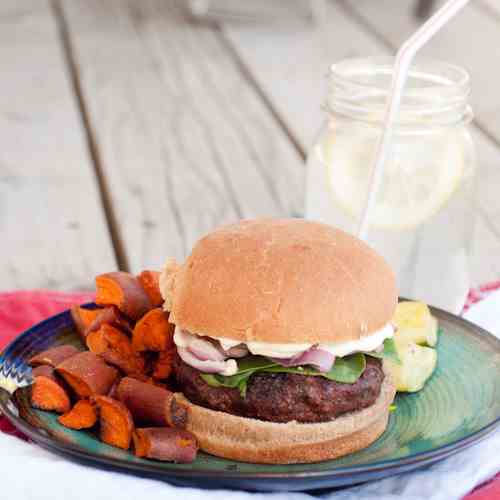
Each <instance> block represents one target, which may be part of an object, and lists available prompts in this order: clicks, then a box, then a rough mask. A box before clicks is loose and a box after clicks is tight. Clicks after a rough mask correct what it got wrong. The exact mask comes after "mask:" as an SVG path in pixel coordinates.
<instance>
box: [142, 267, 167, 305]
mask: <svg viewBox="0 0 500 500" xmlns="http://www.w3.org/2000/svg"><path fill="white" fill-rule="evenodd" d="M137 279H138V280H139V283H140V284H141V286H142V288H144V290H145V292H146V293H147V294H148V297H149V300H150V301H151V304H152V305H153V307H159V306H161V305H162V304H163V298H162V296H161V292H160V273H159V272H158V271H142V273H141V274H139V275H138V276H137Z"/></svg>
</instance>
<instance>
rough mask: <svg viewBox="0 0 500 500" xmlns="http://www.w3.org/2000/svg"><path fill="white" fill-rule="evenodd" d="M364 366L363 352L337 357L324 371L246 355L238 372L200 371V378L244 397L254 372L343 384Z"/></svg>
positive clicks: (351, 379)
mask: <svg viewBox="0 0 500 500" xmlns="http://www.w3.org/2000/svg"><path fill="white" fill-rule="evenodd" d="M365 368H366V359H365V356H364V354H363V353H356V354H351V355H349V356H345V357H343V358H337V359H336V360H335V363H334V364H333V366H332V368H331V370H330V371H329V372H326V373H322V372H319V371H318V370H315V369H314V368H310V367H307V366H295V367H286V366H281V365H279V364H277V363H273V362H272V361H269V360H268V359H267V358H264V357H262V356H248V357H246V358H243V359H241V360H239V361H238V373H236V374H235V375H231V376H229V377H226V376H224V375H218V374H217V375H214V374H210V373H202V374H201V378H202V379H203V380H204V381H205V382H206V383H207V384H208V385H210V386H212V387H229V388H233V389H235V388H238V389H239V391H240V394H241V395H242V397H245V394H246V390H247V384H248V380H249V378H250V377H251V376H252V375H253V374H254V373H256V372H266V373H297V374H299V375H312V376H315V377H324V378H327V379H329V380H334V381H335V382H342V383H345V384H354V382H356V380H358V378H359V377H361V375H362V374H363V372H364V371H365Z"/></svg>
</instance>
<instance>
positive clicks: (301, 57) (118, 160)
mask: <svg viewBox="0 0 500 500" xmlns="http://www.w3.org/2000/svg"><path fill="white" fill-rule="evenodd" d="M495 2H496V0H495V1H493V0H477V2H475V3H474V5H471V6H470V7H469V8H468V9H467V10H466V11H464V13H463V14H461V15H460V16H459V17H457V18H456V20H455V21H454V22H453V24H452V25H450V26H449V28H447V30H446V31H445V32H443V33H442V34H440V35H439V36H438V37H437V38H436V39H435V40H434V41H433V42H432V43H431V44H430V45H429V47H428V48H426V55H427V56H430V57H436V58H444V59H448V60H452V61H455V62H457V63H459V64H463V65H464V66H466V67H467V68H468V69H469V70H470V72H471V74H472V78H473V83H474V94H473V105H474V108H475V111H476V125H475V127H474V134H475V137H476V141H477V144H478V147H479V152H480V164H481V169H480V174H479V193H480V197H479V198H480V199H479V203H478V206H477V207H476V209H475V210H476V212H477V220H478V223H477V225H476V233H475V238H474V242H473V281H474V283H475V284H477V283H480V282H483V281H487V280H492V279H496V278H499V277H500V259H497V256H498V255H500V198H499V197H498V186H499V182H500V169H499V161H498V159H499V152H500V151H499V149H500V114H499V113H498V108H499V106H500V98H499V97H498V92H497V89H498V87H499V85H500V69H499V68H500V65H498V64H497V63H498V62H499V61H498V58H499V56H498V54H496V53H495V51H493V50H492V49H491V47H495V46H496V45H498V43H499V37H500V8H499V7H498V5H497V4H496V3H495ZM414 3H415V2H414V0H399V1H398V2H394V1H393V0H379V1H378V2H372V1H371V0H332V1H330V2H329V3H328V6H327V7H328V10H327V13H326V15H325V17H324V22H323V24H322V26H321V27H319V28H318V29H315V28H314V27H312V26H311V25H310V24H307V23H303V24H301V23H300V22H295V23H293V24H292V23H290V24H288V23H281V24H278V25H277V24H273V25H269V24H267V25H266V23H251V22H248V23H244V22H231V21H220V22H210V23H194V22H191V21H190V20H189V19H188V17H187V16H186V14H185V12H184V9H183V8H182V2H181V1H180V0H177V1H176V0H141V1H140V2H139V1H137V0H54V1H53V2H52V3H50V2H49V0H4V1H3V2H2V4H1V5H0V28H1V29H0V38H1V41H2V44H0V70H1V75H2V81H1V82H2V83H1V88H2V92H0V128H1V131H2V137H3V139H4V140H3V148H2V152H1V153H0V234H1V239H2V243H3V244H2V245H0V256H1V257H2V260H3V265H2V266H1V267H0V278H1V284H0V286H1V288H2V289H4V290H6V289H12V288H35V287H49V288H59V289H75V288H87V287H90V286H92V279H93V276H94V275H95V274H97V273H98V272H101V271H104V270H110V269H114V268H121V269H125V270H130V271H134V272H135V271H138V270H140V269H143V268H147V267H158V266H160V265H161V264H162V262H163V260H164V258H165V257H167V256H174V257H177V258H180V259H181V258H183V257H184V256H185V255H186V254H187V253H188V251H189V248H190V247H191V245H192V244H193V242H194V241H195V240H196V239H197V238H198V237H199V236H200V235H201V234H203V233H204V232H206V231H208V230H209V229H210V228H212V227H213V226H214V225H216V224H219V223H221V222H226V221H231V220H235V219H238V218H241V217H254V216H261V215H298V214H300V213H301V212H302V204H303V195H304V180H305V177H304V173H305V168H304V162H303V160H304V156H305V153H306V151H307V149H308V147H309V146H310V144H311V142H312V140H313V138H314V134H315V133H316V131H317V129H318V128H319V126H320V124H321V121H322V119H323V115H322V111H321V103H322V101H323V99H324V97H325V95H326V79H325V75H326V74H327V72H328V67H329V65H330V64H331V63H333V62H334V61H337V60H339V59H342V58H345V57H352V56H360V55H363V56H369V55H386V54H392V53H394V50H395V49H396V47H397V45H398V44H399V43H400V42H401V41H402V40H403V39H404V38H405V36H406V35H407V34H408V33H410V32H411V31H412V30H413V29H415V27H416V23H417V21H416V19H415V17H414V16H413V9H412V6H413V5H414Z"/></svg>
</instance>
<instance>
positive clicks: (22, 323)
mask: <svg viewBox="0 0 500 500" xmlns="http://www.w3.org/2000/svg"><path fill="white" fill-rule="evenodd" d="M498 288H500V281H499V282H495V283H490V284H487V285H484V286H482V287H480V288H478V289H475V290H471V292H470V293H469V297H468V299H467V304H466V306H465V308H468V307H469V306H470V305H472V304H474V303H476V302H478V301H479V300H482V299H483V298H484V297H485V296H487V295H488V294H489V293H491V292H492V291H494V290H496V289H498ZM93 298H94V294H92V293H62V292H53V291H47V290H34V291H20V292H7V293H0V349H1V348H3V347H4V346H5V345H6V344H7V343H8V342H10V341H11V340H12V339H13V338H14V337H15V336H16V335H17V334H19V333H21V332H22V331H24V330H26V329H27V328H29V327H30V326H31V325H33V324H34V323H38V322H39V321H41V320H43V319H45V318H48V317H49V316H52V315H54V314H57V313H59V312H62V311H64V310H66V309H68V308H69V307H71V306H72V305H73V304H83V303H85V302H91V301H92V300H93ZM0 432H6V433H8V434H12V435H15V436H18V437H20V438H23V439H24V436H23V435H22V434H20V433H19V432H18V431H17V430H16V429H15V428H14V427H13V426H12V425H11V424H10V423H9V421H8V420H7V419H5V418H3V417H2V416H1V415H0ZM494 499H500V474H498V475H497V476H496V477H495V478H494V479H493V480H491V481H489V482H488V483H486V484H483V485H481V486H480V487H478V488H476V489H475V490H474V491H473V492H472V493H470V494H469V495H467V496H466V497H465V499H464V500H494Z"/></svg>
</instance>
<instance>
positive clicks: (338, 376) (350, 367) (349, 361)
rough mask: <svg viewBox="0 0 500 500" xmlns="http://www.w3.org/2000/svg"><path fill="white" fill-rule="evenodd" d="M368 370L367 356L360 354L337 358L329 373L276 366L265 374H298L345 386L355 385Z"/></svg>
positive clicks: (266, 370)
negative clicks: (325, 379)
mask: <svg viewBox="0 0 500 500" xmlns="http://www.w3.org/2000/svg"><path fill="white" fill-rule="evenodd" d="M365 368H366V359H365V356H364V355H363V354H362V353H360V352H358V353H356V354H351V355H349V356H345V357H343V358H336V359H335V363H334V364H333V366H332V368H331V369H330V371H328V372H325V373H323V372H319V371H318V370H315V369H314V368H309V367H307V366H290V367H286V366H281V365H276V366H273V367H271V368H265V369H264V370H262V371H264V372H272V373H297V374H299V375H312V376H315V377H323V378H327V379H329V380H333V381H335V382H342V383H344V384H354V382H356V380H358V378H359V377H361V375H362V374H363V372H364V371H365Z"/></svg>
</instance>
